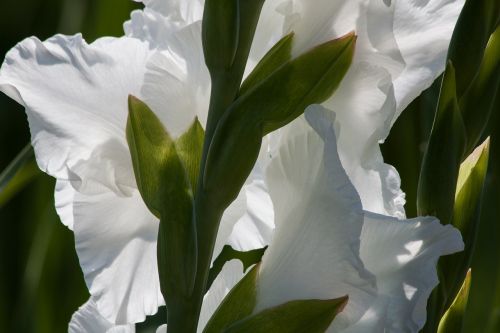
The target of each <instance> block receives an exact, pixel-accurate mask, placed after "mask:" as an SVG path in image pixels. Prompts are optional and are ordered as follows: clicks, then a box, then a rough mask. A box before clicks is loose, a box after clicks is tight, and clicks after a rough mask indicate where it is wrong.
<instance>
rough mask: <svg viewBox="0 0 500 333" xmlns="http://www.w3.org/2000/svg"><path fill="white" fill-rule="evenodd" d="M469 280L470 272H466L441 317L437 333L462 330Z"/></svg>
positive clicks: (455, 332) (452, 332)
mask: <svg viewBox="0 0 500 333" xmlns="http://www.w3.org/2000/svg"><path fill="white" fill-rule="evenodd" d="M470 282H471V273H470V271H469V272H468V273H467V276H466V277H465V280H464V282H463V285H462V288H460V292H459V293H458V294H457V297H456V298H455V300H454V301H453V304H452V305H451V306H450V308H449V309H448V311H446V313H445V314H444V316H443V318H441V322H440V323H439V328H438V333H460V332H462V327H463V321H464V314H465V310H466V307H467V300H468V299H469V289H470Z"/></svg>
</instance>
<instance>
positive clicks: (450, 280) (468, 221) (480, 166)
mask: <svg viewBox="0 0 500 333" xmlns="http://www.w3.org/2000/svg"><path fill="white" fill-rule="evenodd" d="M488 157H489V139H487V140H486V141H485V142H484V143H483V144H482V145H481V146H479V147H478V148H476V150H474V152H473V153H472V154H471V155H470V156H469V157H467V159H466V160H465V161H464V162H462V164H461V166H460V172H459V176H458V182H457V190H456V194H455V206H454V212H453V219H452V225H453V226H455V227H456V228H457V229H458V230H460V232H461V234H462V238H463V240H464V243H465V248H464V250H463V251H462V252H458V253H454V254H452V255H449V256H445V257H442V258H441V259H440V260H439V269H440V272H441V279H440V285H439V287H438V288H439V289H441V290H442V292H441V294H442V295H443V300H442V302H443V304H444V309H446V308H447V307H448V306H449V305H450V304H451V302H452V301H453V299H454V297H455V295H456V293H457V292H458V291H459V289H460V287H461V285H462V282H463V279H464V278H465V275H466V273H467V270H468V269H469V267H470V264H471V260H472V253H473V250H474V244H475V243H476V238H477V231H478V225H479V207H480V202H481V198H482V191H483V186H484V182H485V179H486V171H487V168H488Z"/></svg>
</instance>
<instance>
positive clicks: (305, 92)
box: [203, 34, 356, 205]
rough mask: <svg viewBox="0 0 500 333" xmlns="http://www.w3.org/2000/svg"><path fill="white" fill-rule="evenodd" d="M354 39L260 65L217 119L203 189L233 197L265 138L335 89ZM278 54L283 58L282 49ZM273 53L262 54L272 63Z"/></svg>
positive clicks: (223, 200)
mask: <svg viewBox="0 0 500 333" xmlns="http://www.w3.org/2000/svg"><path fill="white" fill-rule="evenodd" d="M288 38H289V39H291V38H292V36H290V37H288ZM355 41H356V36H355V35H354V34H348V35H346V36H344V37H342V38H339V39H336V40H333V41H330V42H327V43H324V44H321V45H319V46H317V47H315V48H313V49H312V50H310V51H308V52H306V53H304V54H303V55H301V56H299V57H297V58H295V59H293V60H288V61H286V62H284V63H283V64H282V65H281V66H279V67H278V68H276V69H275V70H274V71H271V70H269V69H268V66H266V65H262V66H257V68H256V70H258V71H265V72H262V74H261V73H260V72H257V74H252V76H253V77H254V78H255V77H257V78H260V81H259V82H258V83H252V84H251V85H252V86H253V88H251V89H249V90H248V91H247V92H246V93H245V94H243V95H241V96H240V97H239V98H238V99H237V100H236V101H235V102H234V103H233V104H232V105H231V106H230V107H229V109H228V110H227V111H226V112H225V113H224V115H223V116H222V118H221V119H220V121H219V123H218V126H217V128H216V131H215V134H214V137H213V140H212V142H211V144H210V148H209V152H208V156H207V164H206V165H205V173H204V177H203V181H204V182H203V186H204V188H205V190H206V191H208V192H211V193H213V194H214V196H216V198H217V200H218V201H219V202H221V203H224V204H225V205H228V204H229V203H230V202H232V201H233V200H234V199H235V198H236V196H237V195H238V193H239V190H240V188H241V186H242V185H243V183H244V182H245V180H246V178H247V176H248V174H249V173H250V171H251V169H252V168H253V165H254V163H255V161H256V159H257V156H258V154H259V150H260V146H261V141H262V137H263V136H264V135H266V134H268V133H269V132H272V131H274V130H276V129H278V128H280V127H282V126H285V125H286V124H288V123H290V122H291V121H292V120H294V119H295V118H297V117H298V116H300V115H301V114H302V113H303V112H304V110H305V108H306V107H307V106H309V105H311V104H317V103H322V102H324V101H325V100H326V99H328V98H329V97H330V96H331V95H332V94H333V93H334V91H335V89H336V88H337V87H338V85H339V84H340V81H341V80H342V79H343V77H344V75H345V74H346V73H347V70H348V69H349V66H350V64H351V61H352V57H353V54H354V46H355ZM290 42H291V41H289V40H288V39H285V40H284V41H282V42H281V43H282V44H281V45H282V46H283V47H284V49H285V50H286V49H288V47H287V43H290ZM279 48H280V47H279V46H278V50H279ZM274 51H276V48H275V49H274ZM271 52H273V50H271ZM285 54H286V51H285ZM275 55H276V57H277V58H278V59H283V58H284V56H283V53H282V52H276V53H275ZM270 58H271V59H272V58H273V57H272V55H271V56H269V57H265V58H264V59H265V60H266V62H268V61H269V62H271V61H272V60H270ZM272 62H273V63H274V61H272ZM268 72H270V73H269V74H268V75H264V74H265V73H268ZM252 76H251V77H252ZM253 80H255V79H253ZM221 184H225V186H223V187H221V186H220V185H221Z"/></svg>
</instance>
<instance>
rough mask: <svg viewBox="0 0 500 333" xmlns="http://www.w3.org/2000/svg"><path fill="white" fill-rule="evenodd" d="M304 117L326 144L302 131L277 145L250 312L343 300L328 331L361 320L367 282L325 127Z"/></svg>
mask: <svg viewBox="0 0 500 333" xmlns="http://www.w3.org/2000/svg"><path fill="white" fill-rule="evenodd" d="M306 115H307V117H308V120H309V121H310V123H311V124H312V126H314V127H315V129H316V130H317V131H318V132H319V133H320V135H321V136H323V138H324V140H325V142H326V143H324V142H323V140H322V139H321V138H320V137H319V136H318V134H317V133H316V132H314V131H313V130H312V129H310V130H309V131H308V132H305V133H303V134H301V135H299V136H296V137H295V138H291V139H289V140H288V141H287V142H286V143H285V144H283V145H282V146H281V148H280V149H279V152H278V155H277V156H275V157H274V158H273V159H272V161H271V163H270V165H269V167H268V171H267V180H268V185H269V190H270V194H271V198H272V200H273V203H274V207H275V217H276V231H275V234H274V236H273V241H272V242H271V244H270V246H269V248H268V250H267V251H266V253H265V255H264V258H263V261H262V268H261V272H260V276H259V282H258V286H259V287H258V298H257V299H258V301H257V309H256V310H255V311H258V310H261V309H263V308H267V307H270V306H276V305H279V304H282V303H284V302H287V301H290V300H296V299H311V298H320V299H331V298H337V297H341V296H344V295H349V299H350V301H349V302H348V304H347V307H346V309H345V310H344V311H343V313H342V314H341V315H340V316H338V318H337V320H335V322H334V326H333V327H332V329H333V328H339V327H345V326H346V325H348V324H349V323H352V322H355V321H357V320H358V319H359V318H360V317H361V315H362V314H363V313H364V312H365V311H366V309H367V308H368V307H369V306H370V304H371V301H372V299H373V298H374V292H375V289H374V280H373V277H372V275H371V274H370V273H369V272H368V271H366V270H365V268H364V267H363V264H362V262H361V260H360V258H359V237H360V234H361V228H362V224H363V213H362V208H361V202H360V199H359V196H358V194H357V193H356V191H355V189H354V187H353V186H352V184H351V183H350V182H349V179H348V177H347V175H346V173H345V171H344V170H343V168H342V166H341V164H340V160H339V157H338V155H337V149H336V141H335V134H334V131H333V128H332V125H331V123H330V122H328V118H327V116H325V115H324V114H323V113H322V112H321V111H320V110H315V111H310V112H308V113H307V114H306ZM303 121H304V120H303V118H299V119H298V120H296V121H295V123H298V122H303ZM298 125H299V126H300V124H298Z"/></svg>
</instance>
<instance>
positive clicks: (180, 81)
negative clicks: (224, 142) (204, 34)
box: [141, 22, 211, 136]
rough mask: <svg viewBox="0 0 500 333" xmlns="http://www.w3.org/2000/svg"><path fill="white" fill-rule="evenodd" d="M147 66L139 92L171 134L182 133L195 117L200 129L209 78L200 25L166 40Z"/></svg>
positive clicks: (189, 26)
mask: <svg viewBox="0 0 500 333" xmlns="http://www.w3.org/2000/svg"><path fill="white" fill-rule="evenodd" d="M168 41H169V45H168V49H165V50H162V51H158V52H156V53H155V55H154V56H153V57H152V58H151V60H150V61H149V62H148V64H147V72H146V75H145V78H144V85H143V87H142V90H141V93H142V96H143V97H144V101H145V102H146V103H147V104H148V105H149V106H150V107H151V108H152V109H153V110H154V111H155V113H156V114H157V115H158V116H159V117H160V119H161V120H162V122H163V123H164V124H165V126H166V128H167V130H168V131H169V132H170V133H171V134H172V135H173V136H178V135H180V134H182V133H183V132H184V131H185V130H186V128H187V127H188V126H189V125H190V124H191V123H192V121H193V119H194V117H195V116H197V117H198V118H199V120H200V122H201V124H202V125H203V126H204V125H205V123H206V119H207V112H208V103H209V99H210V87H211V84H210V76H209V74H208V70H207V68H206V65H205V60H204V58H203V49H202V46H201V22H197V23H193V24H190V25H188V26H186V27H184V28H182V29H180V30H178V31H177V32H175V33H172V34H171V36H170V38H169V40H168Z"/></svg>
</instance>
